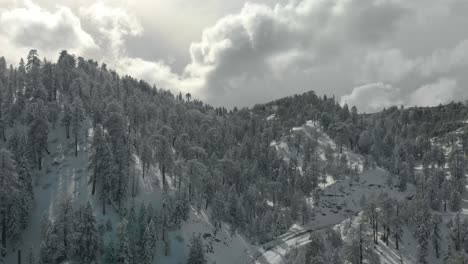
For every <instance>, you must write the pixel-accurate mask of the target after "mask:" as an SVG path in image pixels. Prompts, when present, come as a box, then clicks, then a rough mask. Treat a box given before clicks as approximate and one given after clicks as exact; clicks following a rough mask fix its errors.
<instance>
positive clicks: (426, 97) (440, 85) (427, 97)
mask: <svg viewBox="0 0 468 264" xmlns="http://www.w3.org/2000/svg"><path fill="white" fill-rule="evenodd" d="M457 90H458V87H457V82H456V81H455V80H451V79H445V78H443V79H439V80H438V81H437V82H435V83H431V84H426V85H423V86H421V87H420V88H418V89H417V90H416V91H414V92H413V93H412V94H411V95H410V97H409V102H408V104H409V105H425V106H436V105H439V104H444V103H448V102H450V101H452V100H455V98H456V97H455V95H456V94H457Z"/></svg>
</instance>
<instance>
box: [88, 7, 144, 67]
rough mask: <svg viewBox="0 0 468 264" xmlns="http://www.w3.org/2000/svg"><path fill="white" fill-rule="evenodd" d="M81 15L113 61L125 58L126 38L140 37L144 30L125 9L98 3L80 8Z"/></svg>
mask: <svg viewBox="0 0 468 264" xmlns="http://www.w3.org/2000/svg"><path fill="white" fill-rule="evenodd" d="M80 15H81V17H82V18H83V19H85V20H86V21H87V23H89V26H90V27H89V30H90V31H94V34H93V35H94V36H95V38H96V39H97V40H98V43H99V46H100V47H101V49H102V50H103V51H105V52H106V55H108V56H111V58H112V59H119V58H121V57H122V56H125V45H124V44H125V38H126V37H128V36H138V35H141V34H142V32H143V28H142V26H141V24H140V22H139V21H138V19H137V18H136V17H135V16H134V15H132V14H129V13H128V12H127V11H126V10H125V9H123V8H120V7H112V6H109V5H106V4H104V3H103V2H96V3H94V4H92V5H91V6H89V7H83V8H80Z"/></svg>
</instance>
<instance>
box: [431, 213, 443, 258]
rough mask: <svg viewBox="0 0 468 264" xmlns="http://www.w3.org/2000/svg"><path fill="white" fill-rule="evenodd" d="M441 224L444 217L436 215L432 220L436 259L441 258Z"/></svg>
mask: <svg viewBox="0 0 468 264" xmlns="http://www.w3.org/2000/svg"><path fill="white" fill-rule="evenodd" d="M440 223H442V217H441V216H440V215H438V214H436V215H434V216H433V218H432V245H433V246H434V251H435V256H436V258H439V257H440V251H441V241H440V239H441V231H440V227H439V225H440Z"/></svg>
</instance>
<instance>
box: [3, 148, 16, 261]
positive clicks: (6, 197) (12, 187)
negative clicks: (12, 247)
mask: <svg viewBox="0 0 468 264" xmlns="http://www.w3.org/2000/svg"><path fill="white" fill-rule="evenodd" d="M18 185H19V184H18V175H17V173H16V167H15V164H14V161H13V159H12V158H11V153H10V152H9V151H8V150H6V149H0V221H1V234H2V237H1V242H2V244H1V246H2V248H1V251H2V256H5V254H6V252H5V250H6V247H7V240H10V241H11V242H14V240H15V239H16V238H17V236H18V233H19V229H18V228H17V227H18V226H19V225H20V223H19V221H20V220H19V219H18V215H15V214H14V213H11V212H10V209H11V207H12V206H13V207H16V206H18V204H15V202H17V201H16V199H15V197H18V195H19V193H18V191H19V190H18V187H19V186H18Z"/></svg>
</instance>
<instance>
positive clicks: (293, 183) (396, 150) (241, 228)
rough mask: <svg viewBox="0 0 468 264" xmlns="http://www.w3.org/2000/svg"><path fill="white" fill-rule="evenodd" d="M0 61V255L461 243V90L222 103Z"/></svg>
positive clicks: (401, 255)
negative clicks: (432, 96)
mask: <svg viewBox="0 0 468 264" xmlns="http://www.w3.org/2000/svg"><path fill="white" fill-rule="evenodd" d="M0 72H1V76H0V95H1V96H0V104H1V105H0V136H1V137H0V138H1V139H2V140H1V143H0V144H1V150H0V161H1V166H0V180H1V183H2V184H1V186H0V201H1V203H0V220H1V221H0V226H1V234H2V236H1V242H2V244H1V245H2V254H1V257H0V260H1V261H3V262H4V263H11V264H14V263H20V261H21V263H30V264H32V263H43V264H46V263H54V264H55V263H57V264H62V263H135V264H136V263H143V264H150V263H190V264H195V263H227V264H231V263H232V264H238V263H239V264H240V263H265V264H267V263H270V264H274V263H275V264H276V263H295V264H302V263H305V264H309V263H392V264H394V263H458V262H457V261H459V260H461V259H464V258H465V255H464V253H465V252H466V251H467V250H468V243H466V241H468V224H467V222H468V220H465V219H468V218H467V217H468V216H467V215H466V214H467V212H468V202H467V200H466V195H467V192H466V186H465V185H466V154H467V153H468V130H467V126H468V124H467V122H466V120H467V119H468V107H467V106H466V105H465V104H462V103H452V104H449V105H445V106H439V107H433V108H428V107H424V108H423V107H415V108H408V109H404V108H398V107H391V108H389V109H387V110H384V111H382V112H379V113H375V114H360V113H358V112H357V109H356V108H355V107H353V108H351V109H349V108H348V106H347V105H343V106H341V105H340V104H338V103H337V102H336V101H335V99H334V97H327V96H318V95H316V94H315V93H314V92H308V93H305V94H302V95H295V96H291V97H286V98H282V99H279V100H276V101H273V102H270V103H267V104H259V105H256V106H254V107H252V108H243V109H237V108H235V109H232V110H228V109H226V108H224V107H217V108H215V107H212V106H210V105H207V104H204V103H203V102H201V101H199V100H196V99H193V98H191V95H190V94H186V95H182V94H178V95H173V94H172V93H171V92H169V91H166V90H162V89H157V88H156V87H151V86H150V85H148V84H147V83H145V82H144V81H140V80H136V79H134V78H132V77H129V76H124V77H121V76H119V75H118V74H117V73H116V72H114V71H112V70H109V69H107V67H106V66H105V65H102V66H99V65H98V64H97V63H96V62H93V61H91V60H90V61H86V60H84V59H83V58H76V57H74V56H72V55H70V54H68V53H67V52H65V51H64V52H62V53H61V54H60V57H59V60H58V61H57V63H51V62H48V61H41V60H40V59H39V58H38V57H37V53H35V52H31V53H30V55H29V56H28V60H27V62H22V63H20V65H19V66H18V67H12V68H11V69H10V70H7V69H6V68H5V69H0ZM450 261H452V262H450Z"/></svg>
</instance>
